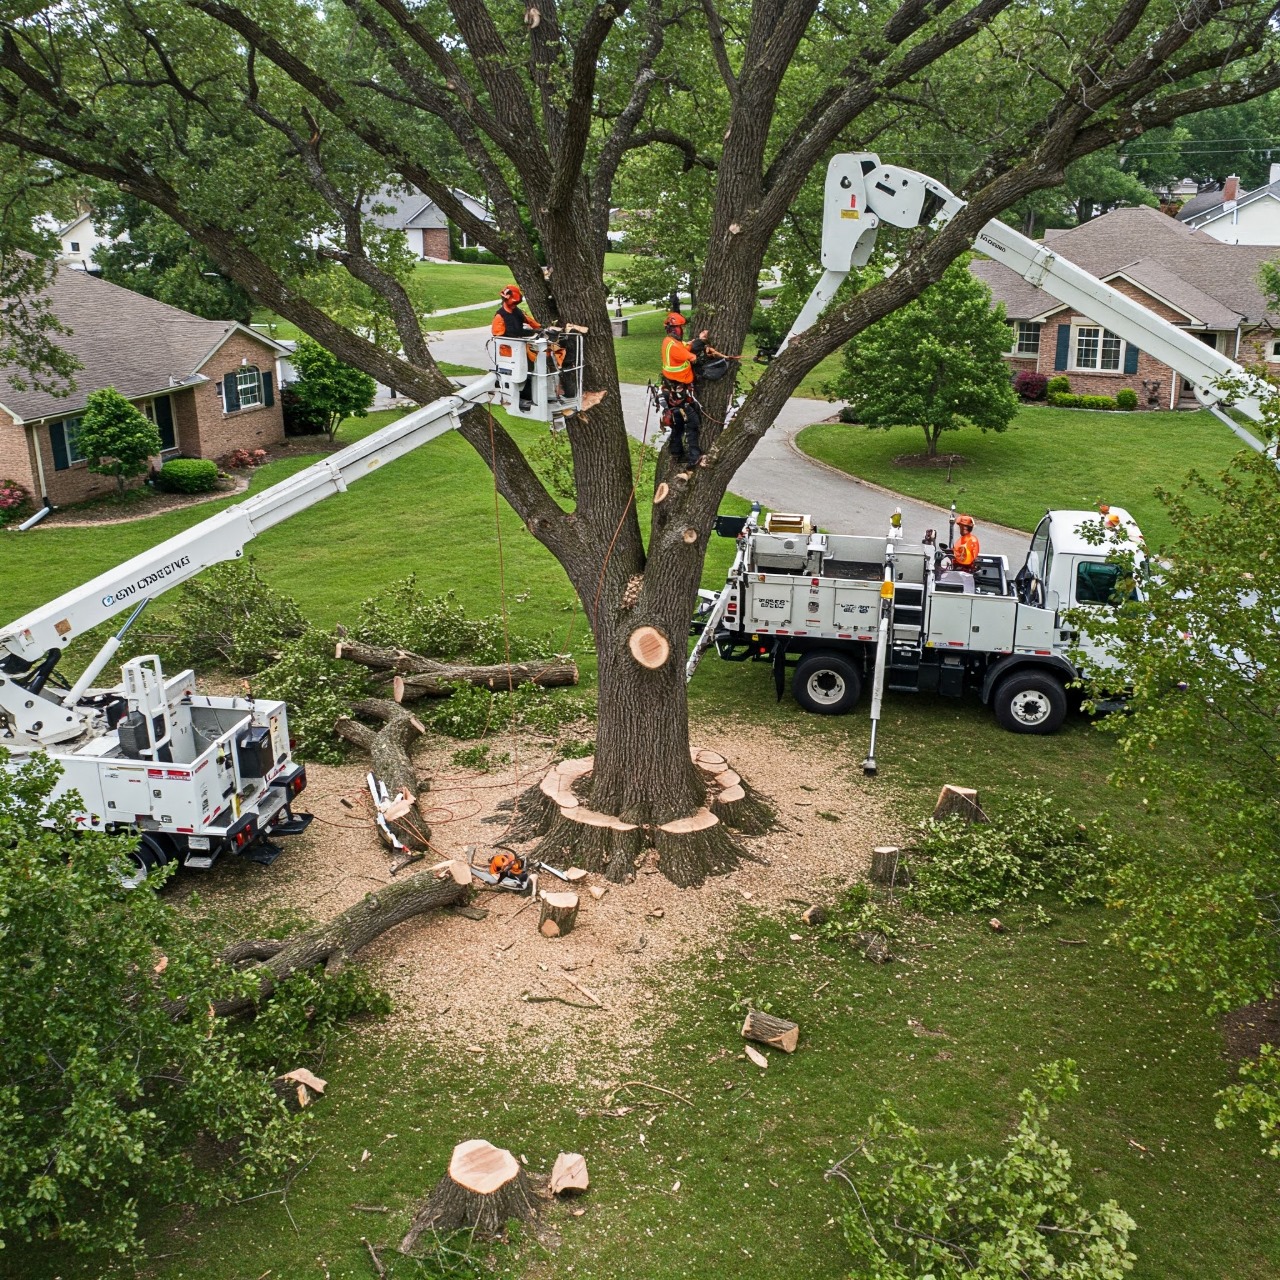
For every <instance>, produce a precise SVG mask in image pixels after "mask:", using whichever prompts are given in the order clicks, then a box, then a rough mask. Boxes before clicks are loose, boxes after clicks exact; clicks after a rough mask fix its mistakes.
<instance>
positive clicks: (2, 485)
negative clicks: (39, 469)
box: [0, 480, 31, 529]
mask: <svg viewBox="0 0 1280 1280" xmlns="http://www.w3.org/2000/svg"><path fill="white" fill-rule="evenodd" d="M30 501H31V495H30V494H29V493H28V492H27V491H26V489H24V488H23V487H22V485H20V484H19V483H18V482H17V481H16V480H0V529H2V528H4V526H5V525H7V524H12V523H14V522H15V521H17V520H21V519H22V518H23V516H25V515H26V513H27V505H28V503H29V502H30Z"/></svg>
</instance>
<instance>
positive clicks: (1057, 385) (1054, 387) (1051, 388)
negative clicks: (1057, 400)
mask: <svg viewBox="0 0 1280 1280" xmlns="http://www.w3.org/2000/svg"><path fill="white" fill-rule="evenodd" d="M1045 390H1046V391H1048V393H1049V394H1050V395H1051V396H1052V395H1066V394H1067V393H1068V392H1069V391H1070V390H1071V379H1070V378H1068V377H1067V375H1066V374H1065V373H1060V374H1058V375H1057V377H1055V378H1050V379H1049V381H1048V384H1047V385H1046V387H1045Z"/></svg>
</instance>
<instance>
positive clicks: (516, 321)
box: [489, 284, 542, 410]
mask: <svg viewBox="0 0 1280 1280" xmlns="http://www.w3.org/2000/svg"><path fill="white" fill-rule="evenodd" d="M501 296H502V305H501V306H500V307H499V308H498V310H497V311H496V312H495V313H494V317H493V323H492V324H491V325H490V326H489V329H490V332H492V334H493V336H494V337H495V338H532V337H533V335H534V334H535V333H537V331H538V330H539V329H541V328H542V326H541V325H540V324H539V323H538V322H537V321H536V320H535V319H534V318H533V317H532V316H529V315H525V313H524V312H523V311H521V310H520V303H521V302H523V301H524V294H522V293H521V292H520V286H519V285H517V284H509V285H507V287H506V288H505V289H503V291H502V295H501ZM531 403H532V399H531V394H530V387H529V379H528V378H526V379H525V380H524V381H523V382H522V383H521V384H520V408H521V409H524V410H528V408H529V406H530V404H531Z"/></svg>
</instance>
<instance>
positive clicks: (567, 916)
mask: <svg viewBox="0 0 1280 1280" xmlns="http://www.w3.org/2000/svg"><path fill="white" fill-rule="evenodd" d="M577 919H578V895H577V894H576V893H544V894H543V895H542V904H541V907H540V909H539V912H538V932H539V933H540V934H542V936H543V937H544V938H561V937H563V936H564V935H565V934H566V933H569V932H570V931H571V930H572V929H573V926H574V924H575V923H576V922H577Z"/></svg>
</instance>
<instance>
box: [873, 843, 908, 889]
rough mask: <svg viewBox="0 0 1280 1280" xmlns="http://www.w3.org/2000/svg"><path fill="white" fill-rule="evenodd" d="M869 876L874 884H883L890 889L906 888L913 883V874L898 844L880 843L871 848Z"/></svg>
mask: <svg viewBox="0 0 1280 1280" xmlns="http://www.w3.org/2000/svg"><path fill="white" fill-rule="evenodd" d="M867 878H868V879H869V880H870V881H871V883H872V884H882V885H884V886H885V887H886V888H889V889H893V888H898V887H903V888H905V887H906V886H907V885H909V884H910V883H911V874H910V872H909V871H908V870H907V864H906V863H905V862H904V861H903V860H902V853H901V850H899V848H898V846H897V845H896V844H879V845H876V847H875V848H874V849H872V850H871V870H870V871H868V872H867Z"/></svg>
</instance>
